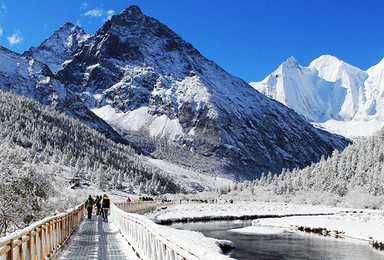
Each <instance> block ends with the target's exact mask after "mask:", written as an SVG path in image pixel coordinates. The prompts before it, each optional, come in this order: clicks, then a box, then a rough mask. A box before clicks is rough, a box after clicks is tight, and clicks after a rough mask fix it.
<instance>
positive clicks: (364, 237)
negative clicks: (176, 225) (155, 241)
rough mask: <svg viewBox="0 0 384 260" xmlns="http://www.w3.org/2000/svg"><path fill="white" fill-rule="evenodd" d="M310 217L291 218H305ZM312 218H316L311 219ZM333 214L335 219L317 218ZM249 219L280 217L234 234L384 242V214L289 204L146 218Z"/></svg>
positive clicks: (191, 209) (188, 206)
mask: <svg viewBox="0 0 384 260" xmlns="http://www.w3.org/2000/svg"><path fill="white" fill-rule="evenodd" d="M306 214H307V216H290V215H306ZM312 214H313V215H312ZM316 214H333V215H316ZM249 215H260V216H263V215H278V216H280V217H274V218H261V219H256V220H254V221H253V226H250V227H246V228H242V229H234V230H231V231H232V232H243V233H255V234H266V233H267V234H270V233H282V232H287V231H288V232H298V233H302V232H301V231H299V230H298V227H301V226H303V227H310V228H324V229H327V230H329V231H331V232H330V236H332V237H335V235H336V234H338V236H339V237H343V238H349V239H354V240H358V241H366V242H367V244H368V242H371V241H379V242H384V211H383V210H365V209H346V208H334V207H325V206H311V205H297V204H286V203H260V202H249V201H245V202H240V201H239V202H236V201H235V202H234V203H233V204H230V203H228V202H225V201H219V202H217V203H197V202H183V203H175V204H173V205H168V206H167V207H163V208H159V209H157V210H156V211H154V212H151V213H148V214H147V216H148V217H149V218H151V219H152V220H154V221H155V222H160V221H167V220H171V221H178V220H179V221H180V220H188V219H194V218H195V219H196V218H200V219H202V218H206V219H215V218H218V217H226V216H228V217H241V216H249Z"/></svg>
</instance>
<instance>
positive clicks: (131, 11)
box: [120, 5, 143, 17]
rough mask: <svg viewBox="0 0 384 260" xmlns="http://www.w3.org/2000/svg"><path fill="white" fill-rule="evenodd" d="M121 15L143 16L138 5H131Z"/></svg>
mask: <svg viewBox="0 0 384 260" xmlns="http://www.w3.org/2000/svg"><path fill="white" fill-rule="evenodd" d="M120 15H122V16H130V17H139V16H142V15H143V13H142V12H141V10H140V8H139V7H138V6H137V5H131V6H130V7H128V8H127V9H125V10H123V11H122V12H121V13H120Z"/></svg>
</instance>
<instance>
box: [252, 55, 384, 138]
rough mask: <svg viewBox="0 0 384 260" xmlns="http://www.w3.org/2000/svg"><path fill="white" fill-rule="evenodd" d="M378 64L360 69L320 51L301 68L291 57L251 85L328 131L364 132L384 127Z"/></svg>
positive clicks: (364, 134) (346, 134)
mask: <svg viewBox="0 0 384 260" xmlns="http://www.w3.org/2000/svg"><path fill="white" fill-rule="evenodd" d="M382 63H383V64H384V62H382ZM383 66H384V65H381V66H380V64H378V65H377V66H374V67H372V68H371V69H369V70H367V71H363V70H361V69H359V68H357V67H354V66H352V65H349V64H347V63H345V62H343V61H341V60H339V59H337V58H336V57H333V56H331V55H323V56H321V57H319V58H317V59H315V60H314V61H313V62H311V64H310V65H309V66H308V67H303V66H301V65H299V64H298V62H297V61H296V60H295V59H294V58H293V57H292V58H289V59H288V60H287V61H286V62H284V63H283V64H282V65H280V66H279V68H278V69H277V70H276V71H275V72H273V73H272V74H271V75H269V76H267V77H266V78H265V79H264V80H263V81H261V82H251V83H250V85H251V86H253V87H254V88H255V89H257V90H258V91H260V92H261V93H263V94H265V95H267V96H268V97H270V98H273V99H275V100H277V101H279V102H281V103H283V104H285V105H287V106H289V107H291V108H292V109H294V110H295V111H296V112H298V113H300V114H302V115H304V116H305V117H307V118H308V120H310V121H311V122H313V123H314V124H316V125H318V126H321V127H324V128H326V129H328V130H329V131H331V132H335V133H338V134H342V135H345V136H347V137H356V136H367V135H371V134H372V133H373V132H374V131H377V130H379V129H380V128H381V127H382V126H384V113H383V105H384V103H383V97H382V93H383V89H384V85H383V84H380V80H381V74H382V73H383V72H384V68H383ZM380 91H381V92H380ZM380 93H381V94H380Z"/></svg>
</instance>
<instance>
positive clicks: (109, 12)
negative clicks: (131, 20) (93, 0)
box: [107, 10, 115, 20]
mask: <svg viewBox="0 0 384 260" xmlns="http://www.w3.org/2000/svg"><path fill="white" fill-rule="evenodd" d="M114 14H115V11H113V10H108V11H107V15H108V17H107V19H108V20H109V19H111V18H112V15H114Z"/></svg>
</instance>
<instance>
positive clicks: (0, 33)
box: [0, 27, 3, 37]
mask: <svg viewBox="0 0 384 260" xmlns="http://www.w3.org/2000/svg"><path fill="white" fill-rule="evenodd" d="M1 36H3V28H1V27H0V37H1Z"/></svg>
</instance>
